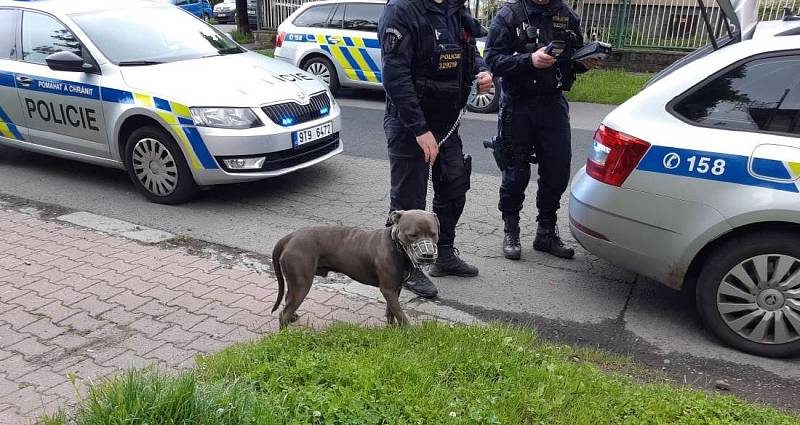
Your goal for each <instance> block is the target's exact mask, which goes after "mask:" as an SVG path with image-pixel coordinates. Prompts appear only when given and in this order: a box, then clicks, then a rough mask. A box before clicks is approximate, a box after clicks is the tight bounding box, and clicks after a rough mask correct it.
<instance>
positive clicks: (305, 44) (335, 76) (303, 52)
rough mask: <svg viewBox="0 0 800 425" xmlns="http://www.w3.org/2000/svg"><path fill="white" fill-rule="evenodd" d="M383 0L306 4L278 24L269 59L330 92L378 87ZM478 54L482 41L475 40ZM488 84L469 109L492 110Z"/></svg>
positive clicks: (495, 98)
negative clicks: (297, 69) (294, 69)
mask: <svg viewBox="0 0 800 425" xmlns="http://www.w3.org/2000/svg"><path fill="white" fill-rule="evenodd" d="M385 6H386V1H385V0H347V1H334V0H325V1H319V2H311V3H306V4H304V5H303V6H301V7H300V8H298V9H297V10H295V11H294V13H292V14H291V15H290V16H289V17H288V18H287V19H286V20H285V21H284V22H283V23H282V24H281V25H280V26H278V36H277V39H276V42H275V58H276V59H280V60H283V61H286V62H288V63H291V64H292V65H295V66H298V67H300V68H302V69H304V70H306V71H307V72H309V73H311V74H314V75H316V76H317V77H319V78H320V79H321V80H323V81H324V82H325V83H326V84H328V86H329V87H330V89H331V91H332V92H333V93H336V91H337V90H338V89H339V88H341V87H349V88H368V89H381V88H382V87H383V85H382V83H383V78H382V75H381V45H380V43H379V42H378V34H377V32H378V20H379V19H380V17H381V15H382V14H383V9H384V7H385ZM478 50H479V51H480V52H481V54H482V53H483V42H482V41H479V42H478ZM495 87H498V88H499V84H496V85H493V86H492V87H491V89H490V90H489V92H488V93H486V94H481V95H474V93H473V96H470V100H469V104H468V105H467V106H468V107H469V109H470V110H472V111H474V112H495V111H497V107H498V104H499V100H500V97H499V96H496V93H495Z"/></svg>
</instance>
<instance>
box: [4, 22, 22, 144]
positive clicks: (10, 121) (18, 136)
mask: <svg viewBox="0 0 800 425" xmlns="http://www.w3.org/2000/svg"><path fill="white" fill-rule="evenodd" d="M18 21H19V11H18V10H16V9H8V8H6V9H0V145H2V144H3V141H6V142H8V141H24V140H26V137H25V136H26V135H27V132H28V130H27V128H25V125H24V123H25V120H24V116H23V114H22V108H21V107H20V101H19V94H18V93H17V87H16V83H15V82H14V73H15V72H16V71H17V68H18V66H19V64H18V62H17V61H16V57H17V35H18V34H17V27H18V26H17V23H18Z"/></svg>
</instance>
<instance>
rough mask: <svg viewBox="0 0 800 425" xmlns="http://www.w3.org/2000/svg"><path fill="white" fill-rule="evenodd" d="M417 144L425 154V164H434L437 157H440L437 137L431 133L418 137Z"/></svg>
mask: <svg viewBox="0 0 800 425" xmlns="http://www.w3.org/2000/svg"><path fill="white" fill-rule="evenodd" d="M417 144H418V145H419V147H420V148H422V151H423V152H425V162H427V163H428V164H433V162H434V161H436V157H437V156H438V155H439V144H438V143H436V137H434V136H433V133H431V132H430V131H429V132H427V133H425V134H423V135H421V136H418V137H417Z"/></svg>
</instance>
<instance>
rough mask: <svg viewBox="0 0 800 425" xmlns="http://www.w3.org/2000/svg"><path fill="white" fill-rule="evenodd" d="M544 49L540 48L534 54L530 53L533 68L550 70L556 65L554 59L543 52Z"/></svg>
mask: <svg viewBox="0 0 800 425" xmlns="http://www.w3.org/2000/svg"><path fill="white" fill-rule="evenodd" d="M545 48H546V47H542V48H541V49H539V50H537V51H536V53H531V62H533V67H534V68H538V69H545V68H550V67H551V66H553V64H555V63H556V58H554V57H552V56H550V55H548V54H547V53H545V52H544V49H545Z"/></svg>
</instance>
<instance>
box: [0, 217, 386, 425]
mask: <svg viewBox="0 0 800 425" xmlns="http://www.w3.org/2000/svg"><path fill="white" fill-rule="evenodd" d="M276 294H277V287H276V282H275V280H274V279H273V278H272V277H270V276H268V275H264V274H258V273H256V272H255V271H248V270H238V269H232V268H227V266H224V265H222V264H221V263H217V262H215V261H212V260H208V259H205V258H201V257H196V256H192V255H189V254H187V253H186V252H184V251H182V250H173V249H165V248H161V247H158V246H152V245H145V244H140V243H138V242H134V241H130V240H127V239H123V238H119V237H114V236H108V235H104V234H101V233H97V232H94V231H91V230H87V229H82V228H76V227H70V226H66V225H62V224H61V223H59V222H55V221H49V220H43V219H39V218H36V217H34V216H31V215H27V214H24V213H21V212H18V211H9V210H2V209H0V424H2V425H15V424H27V423H32V422H33V421H34V420H35V418H36V417H38V416H39V415H41V414H42V413H44V412H52V411H54V410H55V409H57V408H58V407H67V408H68V407H70V406H72V405H74V402H75V400H76V387H75V386H74V385H73V384H72V383H70V382H69V379H68V375H71V374H75V375H77V377H78V379H79V381H80V382H89V381H94V380H97V379H98V378H100V377H104V376H108V375H110V374H114V373H118V372H119V371H121V370H124V369H126V368H131V367H142V366H146V365H158V366H160V367H164V368H170V369H179V368H186V367H192V366H193V364H194V360H193V359H194V356H195V355H196V354H197V353H211V352H215V351H218V350H220V349H222V348H224V347H226V346H228V345H231V344H233V343H236V342H240V341H246V340H252V339H255V338H258V337H259V336H261V335H263V334H265V333H269V332H274V331H276V330H277V328H278V325H277V313H276V314H275V315H273V314H271V313H270V312H269V310H270V309H271V307H272V304H273V302H274V301H275V297H276ZM383 311H384V307H383V305H381V304H379V303H375V302H371V301H369V300H368V299H366V298H365V299H360V298H353V297H350V296H345V295H342V294H340V293H337V292H332V291H327V290H320V289H312V291H311V293H310V294H309V296H308V298H307V299H306V301H305V302H304V303H303V306H302V307H301V311H300V312H299V313H300V314H301V319H300V321H301V323H302V324H304V325H309V326H314V327H315V328H318V327H322V326H325V325H327V324H329V323H331V322H333V321H339V320H341V321H348V322H354V323H361V324H368V325H374V324H380V323H382V320H383V319H382V318H383ZM78 388H85V386H82V385H78Z"/></svg>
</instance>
